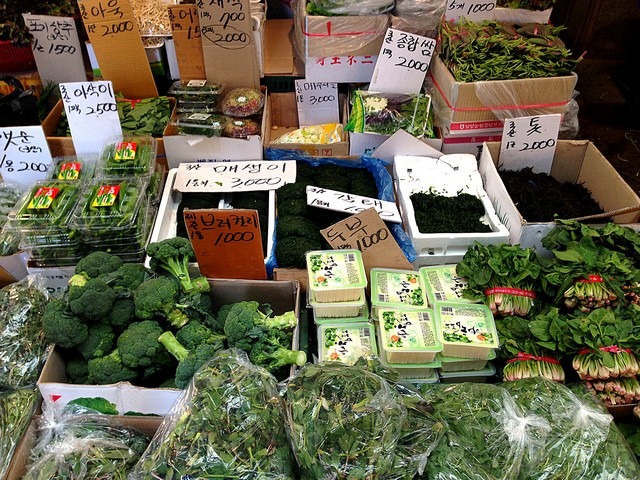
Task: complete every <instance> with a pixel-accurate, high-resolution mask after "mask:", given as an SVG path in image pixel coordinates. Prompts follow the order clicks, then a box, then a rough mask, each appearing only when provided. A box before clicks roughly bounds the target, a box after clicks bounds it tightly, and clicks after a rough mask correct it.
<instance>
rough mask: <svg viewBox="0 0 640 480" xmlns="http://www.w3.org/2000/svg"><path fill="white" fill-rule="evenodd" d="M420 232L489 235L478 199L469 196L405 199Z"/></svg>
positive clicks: (419, 195) (431, 195)
mask: <svg viewBox="0 0 640 480" xmlns="http://www.w3.org/2000/svg"><path fill="white" fill-rule="evenodd" d="M409 198H410V199H411V204H412V206H413V211H414V216H415V219H416V225H417V226H418V230H419V231H420V233H490V232H491V231H492V230H491V226H490V225H489V224H487V223H485V222H483V221H482V219H483V217H485V216H486V213H487V212H486V211H485V208H484V205H483V203H482V200H480V199H479V198H478V197H476V196H475V195H472V194H470V193H464V192H463V193H458V194H457V195H441V194H439V193H437V192H435V191H431V190H430V191H427V192H415V193H412V194H411V196H410V197H409Z"/></svg>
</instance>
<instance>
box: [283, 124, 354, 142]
mask: <svg viewBox="0 0 640 480" xmlns="http://www.w3.org/2000/svg"><path fill="white" fill-rule="evenodd" d="M342 131H343V128H342V125H341V124H339V123H325V124H322V125H312V126H309V127H302V128H298V129H296V130H293V131H292V132H288V133H285V134H284V135H281V136H279V137H278V138H276V139H275V140H274V141H273V143H311V144H316V145H328V144H330V143H337V142H341V141H342V135H343V133H342Z"/></svg>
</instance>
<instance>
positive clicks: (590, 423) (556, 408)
mask: <svg viewBox="0 0 640 480" xmlns="http://www.w3.org/2000/svg"><path fill="white" fill-rule="evenodd" d="M502 386H503V387H504V388H505V389H506V390H507V391H508V392H509V393H510V394H511V395H512V396H513V398H514V399H515V401H516V403H517V404H518V405H519V406H520V407H521V408H522V409H523V410H524V411H525V412H528V413H529V414H535V415H539V416H541V417H543V418H545V419H546V420H547V421H548V423H549V425H550V426H551V430H550V431H549V434H548V436H547V439H546V442H545V446H544V456H540V457H539V458H538V459H536V461H533V462H530V463H529V464H528V465H527V468H525V469H524V470H523V472H524V476H521V478H531V479H536V480H551V479H556V478H560V477H562V478H563V480H574V479H575V480H578V479H587V478H591V475H592V474H593V472H592V471H591V470H590V467H589V459H591V458H592V457H593V456H594V455H595V453H596V452H597V451H598V449H599V448H600V446H601V445H602V444H603V443H604V442H605V441H606V438H607V436H608V434H609V428H610V424H611V421H612V417H611V416H610V415H608V414H606V413H604V412H602V411H600V410H598V409H597V408H594V406H593V405H589V404H588V403H587V402H585V401H583V400H581V399H580V398H578V397H577V396H576V395H575V394H574V393H573V392H571V391H570V390H569V389H568V388H567V387H565V386H564V385H561V384H560V383H557V382H553V381H551V380H547V379H544V378H542V377H537V378H529V379H523V380H517V381H514V382H506V383H504V384H503V385H502Z"/></svg>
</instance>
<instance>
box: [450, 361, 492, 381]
mask: <svg viewBox="0 0 640 480" xmlns="http://www.w3.org/2000/svg"><path fill="white" fill-rule="evenodd" d="M438 373H439V374H440V377H442V378H470V377H490V376H492V375H495V374H496V367H495V365H494V364H493V363H491V362H488V363H487V366H486V367H484V368H483V369H481V370H458V371H457V372H443V371H442V370H439V371H438Z"/></svg>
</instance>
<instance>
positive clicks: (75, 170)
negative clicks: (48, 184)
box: [51, 155, 96, 181]
mask: <svg viewBox="0 0 640 480" xmlns="http://www.w3.org/2000/svg"><path fill="white" fill-rule="evenodd" d="M95 161H96V159H95V157H94V158H84V157H79V156H75V155H68V156H64V157H55V158H54V159H53V169H52V171H51V179H53V180H69V181H78V180H80V181H85V180H88V179H90V178H91V177H92V176H93V170H94V168H95Z"/></svg>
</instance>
